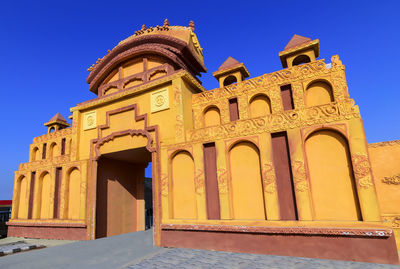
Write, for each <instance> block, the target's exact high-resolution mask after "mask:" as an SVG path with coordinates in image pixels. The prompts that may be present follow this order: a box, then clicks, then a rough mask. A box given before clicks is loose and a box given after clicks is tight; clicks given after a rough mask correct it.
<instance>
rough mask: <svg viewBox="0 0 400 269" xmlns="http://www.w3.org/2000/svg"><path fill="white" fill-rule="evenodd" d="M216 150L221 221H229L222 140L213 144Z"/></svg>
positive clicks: (229, 203)
mask: <svg viewBox="0 0 400 269" xmlns="http://www.w3.org/2000/svg"><path fill="white" fill-rule="evenodd" d="M215 147H216V149H217V178H218V191H219V203H220V214H221V219H222V220H224V219H231V218H232V217H231V216H232V211H231V202H230V197H229V191H230V190H229V171H228V168H227V164H226V154H227V152H226V147H225V142H224V141H223V140H219V141H216V142H215Z"/></svg>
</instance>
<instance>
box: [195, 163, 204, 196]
mask: <svg viewBox="0 0 400 269" xmlns="http://www.w3.org/2000/svg"><path fill="white" fill-rule="evenodd" d="M194 186H195V190H196V193H197V194H203V193H204V171H203V170H200V169H197V173H196V175H195V176H194Z"/></svg>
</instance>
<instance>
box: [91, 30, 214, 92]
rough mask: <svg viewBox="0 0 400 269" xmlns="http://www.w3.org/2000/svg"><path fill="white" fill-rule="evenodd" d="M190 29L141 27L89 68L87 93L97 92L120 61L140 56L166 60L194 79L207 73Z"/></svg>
mask: <svg viewBox="0 0 400 269" xmlns="http://www.w3.org/2000/svg"><path fill="white" fill-rule="evenodd" d="M193 30H194V27H184V26H169V25H166V24H164V26H156V27H150V28H146V27H145V26H144V25H143V26H142V29H141V30H139V31H136V32H135V34H134V35H132V36H130V37H128V38H126V39H124V40H122V41H121V42H119V43H118V45H117V46H115V47H114V48H113V49H112V50H109V51H108V54H107V55H105V56H104V57H103V58H101V59H98V60H97V62H96V64H94V65H93V66H91V67H90V68H89V69H88V71H90V74H89V76H88V77H87V79H86V81H87V83H89V89H90V91H92V92H95V93H96V92H97V88H98V86H99V85H100V83H101V82H102V81H103V80H104V78H105V77H106V76H107V75H108V74H109V73H110V72H111V71H112V70H113V69H114V68H116V67H117V66H118V65H119V64H120V63H121V62H124V61H126V60H128V59H131V58H134V57H136V56H140V55H158V56H162V57H165V58H167V59H168V60H170V61H171V62H173V63H174V64H175V65H176V66H178V67H179V68H182V69H185V70H187V71H188V72H189V73H190V74H192V75H193V76H194V77H196V76H197V75H200V73H201V72H206V71H207V69H206V68H205V66H204V59H203V49H202V48H201V46H200V44H199V41H198V39H197V36H196V34H195V33H194V32H193Z"/></svg>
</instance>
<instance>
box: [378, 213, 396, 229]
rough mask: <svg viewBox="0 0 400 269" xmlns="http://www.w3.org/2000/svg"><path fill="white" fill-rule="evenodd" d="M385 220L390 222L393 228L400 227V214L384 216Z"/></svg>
mask: <svg viewBox="0 0 400 269" xmlns="http://www.w3.org/2000/svg"><path fill="white" fill-rule="evenodd" d="M382 221H383V222H388V223H390V224H391V226H392V227H393V228H400V216H382Z"/></svg>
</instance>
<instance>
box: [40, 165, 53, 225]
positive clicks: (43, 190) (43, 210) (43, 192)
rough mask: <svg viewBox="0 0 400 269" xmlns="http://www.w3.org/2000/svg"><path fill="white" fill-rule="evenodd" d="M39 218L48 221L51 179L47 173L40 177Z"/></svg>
mask: <svg viewBox="0 0 400 269" xmlns="http://www.w3.org/2000/svg"><path fill="white" fill-rule="evenodd" d="M39 184H40V186H39V188H40V201H41V203H40V218H41V219H49V218H50V217H51V215H50V202H51V177H50V174H49V173H45V174H43V175H42V177H41V179H40V182H39Z"/></svg>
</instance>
